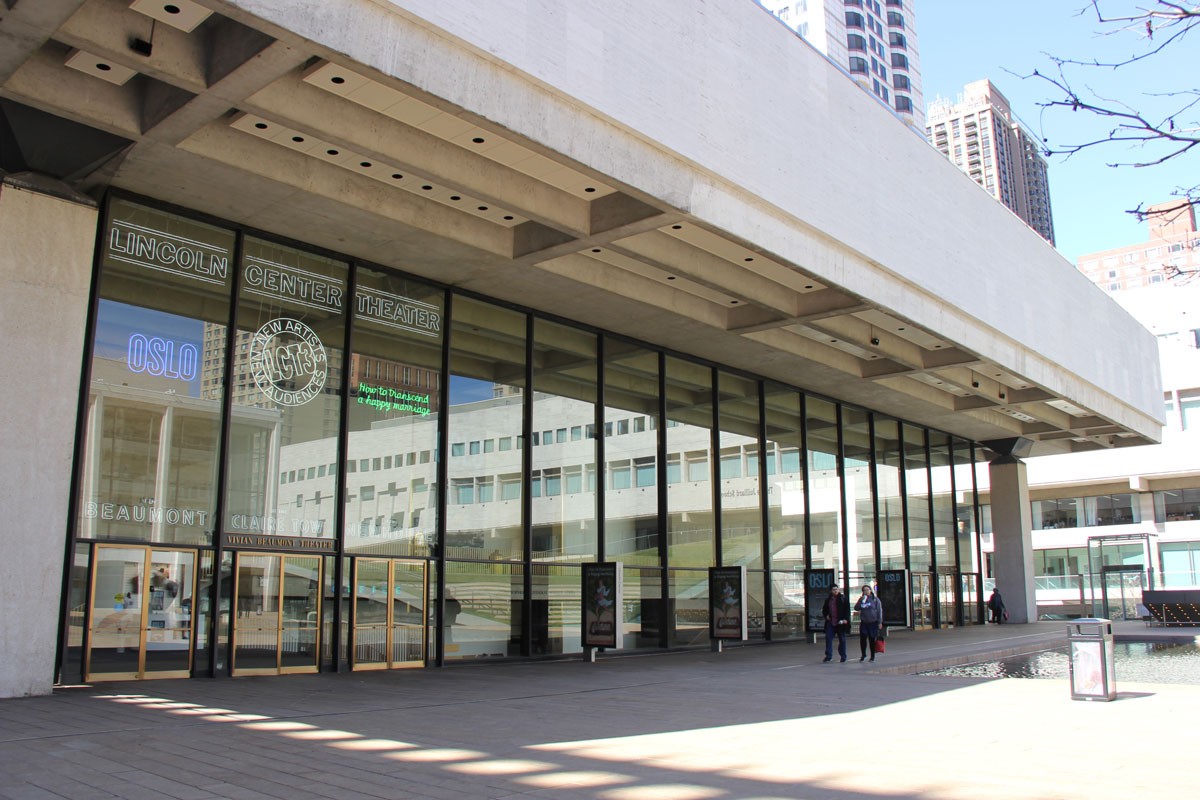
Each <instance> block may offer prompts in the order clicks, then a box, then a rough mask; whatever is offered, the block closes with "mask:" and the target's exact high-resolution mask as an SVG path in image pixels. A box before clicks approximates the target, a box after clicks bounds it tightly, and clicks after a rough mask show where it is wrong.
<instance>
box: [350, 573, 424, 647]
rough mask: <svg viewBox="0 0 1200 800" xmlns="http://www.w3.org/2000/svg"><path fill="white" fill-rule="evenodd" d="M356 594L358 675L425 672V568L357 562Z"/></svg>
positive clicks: (355, 615)
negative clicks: (363, 672)
mask: <svg viewBox="0 0 1200 800" xmlns="http://www.w3.org/2000/svg"><path fill="white" fill-rule="evenodd" d="M354 592H355V594H354V597H355V599H354V669H395V668H397V667H422V666H424V665H425V651H426V643H427V641H428V636H427V633H426V631H427V627H426V624H425V621H426V619H427V613H426V611H427V608H428V597H429V585H428V581H427V579H426V570H425V562H423V561H396V560H393V559H379V558H359V559H356V560H355V562H354Z"/></svg>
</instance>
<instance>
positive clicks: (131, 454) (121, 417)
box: [78, 199, 278, 544]
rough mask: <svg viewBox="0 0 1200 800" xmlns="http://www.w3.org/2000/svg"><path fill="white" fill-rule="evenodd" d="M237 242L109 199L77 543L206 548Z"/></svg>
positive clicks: (213, 522)
mask: <svg viewBox="0 0 1200 800" xmlns="http://www.w3.org/2000/svg"><path fill="white" fill-rule="evenodd" d="M233 246H234V235H233V233H232V232H230V231H227V230H223V229H221V228H217V227H214V226H212V225H207V224H204V223H201V222H196V221H193V220H190V219H187V218H185V217H181V216H178V215H175V214H170V213H166V212H163V211H158V210H156V209H152V208H148V207H146V206H142V205H139V204H137V203H133V202H130V201H127V200H121V199H117V200H113V201H112V202H111V203H110V205H109V208H108V218H107V220H106V222H105V233H104V234H103V237H102V251H101V261H100V275H99V279H98V280H99V289H98V291H99V303H98V306H97V315H96V322H95V329H94V331H93V333H92V337H93V340H92V341H93V352H92V365H91V370H92V380H91V386H90V391H89V396H88V408H87V412H86V421H85V423H84V424H85V425H86V428H85V430H86V436H85V439H84V447H83V455H82V464H81V466H82V470H81V481H80V487H79V491H80V497H79V499H80V502H79V529H78V535H79V536H80V537H83V538H92V539H113V538H119V539H126V540H138V541H153V542H168V543H177V544H209V543H211V535H212V530H213V529H214V528H215V527H216V520H215V519H214V518H213V515H214V513H215V509H216V492H217V489H216V474H217V468H216V460H217V452H218V441H219V439H220V433H221V424H220V419H221V401H222V397H223V392H224V384H225V341H226V337H225V331H226V327H227V324H228V321H229V304H230V292H231V286H232V283H231V279H232V273H231V271H230V269H231V268H230V262H231V261H232V253H233ZM272 484H273V486H277V485H278V477H277V476H276V477H275V478H274V479H273V480H272Z"/></svg>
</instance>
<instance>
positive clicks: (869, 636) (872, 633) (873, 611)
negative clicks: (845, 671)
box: [854, 585, 883, 661]
mask: <svg viewBox="0 0 1200 800" xmlns="http://www.w3.org/2000/svg"><path fill="white" fill-rule="evenodd" d="M854 610H855V611H857V612H858V645H859V650H860V652H861V653H862V657H861V658H859V659H858V660H859V661H865V660H866V659H867V653H868V652H870V654H871V660H872V661H874V660H875V654H876V653H881V652H883V650H882V649H878V643H879V641H880V639H879V629H880V628H881V627H883V604H882V603H880V602H879V597H877V596H876V594H875V592H874V591H873V590H872V589H871V587H870V585H867V586H864V587H862V596H861V597H859V598H858V602H856V603H855V604H854ZM868 647H869V648H870V650H869V651H868Z"/></svg>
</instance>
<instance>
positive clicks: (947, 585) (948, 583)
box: [937, 572, 959, 628]
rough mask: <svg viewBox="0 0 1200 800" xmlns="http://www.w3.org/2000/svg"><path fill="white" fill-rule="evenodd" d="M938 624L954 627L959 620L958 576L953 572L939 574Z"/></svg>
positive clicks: (944, 626)
mask: <svg viewBox="0 0 1200 800" xmlns="http://www.w3.org/2000/svg"><path fill="white" fill-rule="evenodd" d="M937 597H938V625H939V626H941V627H943V628H953V627H955V626H956V625H958V624H959V622H958V576H956V575H955V574H954V573H953V572H939V573H938V574H937Z"/></svg>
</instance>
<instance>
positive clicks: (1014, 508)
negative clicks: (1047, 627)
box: [989, 455, 1037, 622]
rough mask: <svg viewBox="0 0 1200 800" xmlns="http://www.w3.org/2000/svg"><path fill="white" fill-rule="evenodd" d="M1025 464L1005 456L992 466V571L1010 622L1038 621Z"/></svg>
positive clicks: (1030, 512)
mask: <svg viewBox="0 0 1200 800" xmlns="http://www.w3.org/2000/svg"><path fill="white" fill-rule="evenodd" d="M1025 469H1026V468H1025V462H1023V461H1021V460H1020V459H1019V458H1017V457H1016V456H1012V455H1002V456H999V457H998V458H996V459H995V460H994V461H992V462H991V464H990V465H989V472H990V475H991V497H992V537H993V542H994V553H993V554H992V567H993V571H994V572H995V578H996V588H998V589H999V590H1000V595H1001V596H1002V597H1003V598H1004V605H1005V607H1006V608H1007V609H1008V621H1009V622H1034V621H1036V620H1037V597H1036V595H1035V591H1034V590H1035V588H1036V587H1035V586H1034V581H1033V578H1034V571H1033V514H1032V511H1031V510H1030V505H1029V481H1028V478H1027V477H1026V474H1025Z"/></svg>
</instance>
